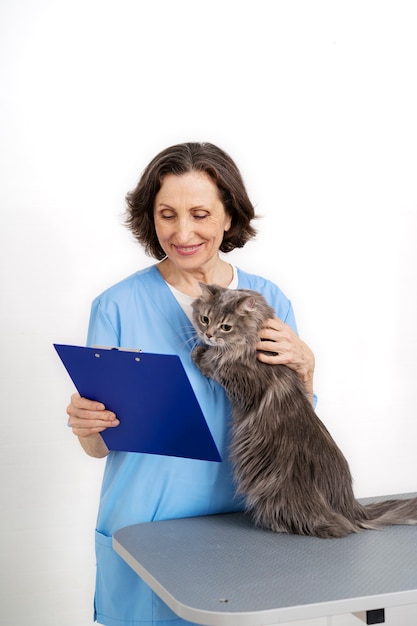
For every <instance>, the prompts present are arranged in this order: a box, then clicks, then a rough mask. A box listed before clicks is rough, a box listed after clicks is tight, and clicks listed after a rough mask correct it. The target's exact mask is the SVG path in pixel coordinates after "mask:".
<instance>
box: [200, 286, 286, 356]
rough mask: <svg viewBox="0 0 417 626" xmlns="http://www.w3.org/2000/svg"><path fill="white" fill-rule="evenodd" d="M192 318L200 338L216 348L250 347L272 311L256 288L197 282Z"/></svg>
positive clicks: (252, 346) (254, 342) (255, 341)
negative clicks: (197, 292)
mask: <svg viewBox="0 0 417 626" xmlns="http://www.w3.org/2000/svg"><path fill="white" fill-rule="evenodd" d="M200 286H201V291H202V294H201V296H200V297H199V298H197V299H196V300H194V302H193V322H194V327H195V329H196V330H197V333H198V336H199V337H200V339H201V341H202V342H203V343H205V344H207V345H209V346H216V347H217V348H220V349H222V348H225V349H226V348H227V347H230V346H233V347H234V348H237V347H239V346H240V347H242V348H243V349H245V350H247V349H248V348H254V347H255V344H256V343H257V341H258V333H259V330H260V329H261V328H262V326H263V325H264V322H265V321H266V320H267V319H268V318H269V317H273V315H274V311H273V309H272V308H271V307H269V305H268V304H267V303H266V302H265V300H264V298H263V296H261V294H259V293H258V292H257V291H251V290H249V289H227V288H225V287H219V286H218V285H205V284H203V283H200Z"/></svg>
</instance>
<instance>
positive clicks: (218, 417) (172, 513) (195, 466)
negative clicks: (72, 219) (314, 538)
mask: <svg viewBox="0 0 417 626" xmlns="http://www.w3.org/2000/svg"><path fill="white" fill-rule="evenodd" d="M254 217H255V214H254V208H253V205H252V203H251V202H250V200H249V198H248V196H247V193H246V190H245V186H244V183H243V181H242V178H241V175H240V173H239V170H238V168H237V167H236V165H235V163H234V162H233V160H232V159H231V158H230V157H229V156H228V155H227V154H226V153H225V152H224V151H222V150H221V149H219V148H218V147H216V146H214V145H212V144H208V143H186V144H180V145H176V146H172V147H170V148H167V149H166V150H164V151H162V152H161V153H160V154H158V155H157V156H156V157H155V158H154V159H153V160H152V161H151V162H150V164H149V165H148V166H147V167H146V169H145V170H144V172H143V174H142V176H141V178H140V180H139V183H138V185H137V187H136V188H135V189H134V190H133V191H132V192H131V193H129V194H128V196H127V220H126V221H127V225H128V226H129V228H130V229H131V230H132V232H133V234H134V235H135V237H136V239H137V240H138V242H139V243H140V244H141V245H142V246H144V248H145V250H146V252H147V253H148V254H149V255H150V256H152V257H154V258H155V259H156V260H157V263H156V264H154V265H151V266H150V267H148V268H146V269H143V270H141V271H138V272H137V273H135V274H133V275H132V276H129V277H127V278H126V279H125V280H123V281H121V282H120V283H118V284H116V285H114V286H112V287H110V288H109V289H108V290H106V291H105V292H104V293H102V294H101V295H100V296H98V297H97V298H96V299H95V300H94V302H93V304H92V310H91V318H90V325H89V332H88V345H101V346H118V347H125V348H133V349H141V350H143V351H144V352H153V353H161V354H177V355H179V357H180V358H181V361H182V364H183V366H184V368H185V370H186V372H187V375H188V377H189V379H190V381H191V384H192V386H193V389H194V392H195V394H196V396H197V398H198V401H199V403H200V405H201V408H202V411H203V413H204V415H205V417H206V420H207V423H208V426H209V428H210V430H211V433H212V435H213V437H214V439H215V441H216V444H217V447H218V449H219V451H220V453H221V455H222V458H223V462H222V463H215V462H210V461H200V460H193V459H182V458H177V457H168V456H158V455H151V454H139V453H133V452H113V451H112V452H109V450H108V449H107V446H106V445H105V443H104V441H103V439H102V437H101V435H100V432H102V431H103V430H104V429H105V428H117V426H118V423H119V422H118V420H117V416H116V415H114V414H113V413H111V412H110V411H108V410H106V408H105V407H104V406H103V405H101V404H100V403H98V402H94V401H91V400H89V399H87V398H81V397H80V396H79V395H78V394H74V395H73V396H72V398H71V403H70V405H69V406H68V408H67V413H68V415H69V424H70V426H71V427H72V430H73V433H74V434H75V435H77V436H78V438H79V441H80V443H81V445H82V447H83V448H84V450H85V451H86V452H87V454H89V455H90V456H93V457H97V458H100V457H107V459H106V467H105V472H104V477H103V484H102V489H101V497H100V506H99V511H98V518H97V529H96V555H97V576H96V593H95V601H94V619H95V620H96V621H97V622H99V623H100V624H103V625H105V626H136V625H137V626H140V625H141V626H145V625H146V626H150V625H153V624H155V625H159V626H174V625H176V626H179V625H180V624H189V623H190V622H186V621H185V620H181V619H179V618H178V617H177V616H176V615H175V614H174V613H173V612H172V611H171V610H170V609H169V608H168V607H167V606H166V605H165V604H164V603H163V602H162V601H161V600H160V599H159V598H158V596H156V595H155V594H154V593H153V592H152V591H151V589H150V588H149V587H148V586H147V585H146V584H145V583H144V582H143V581H142V580H141V579H140V578H139V576H138V575H137V574H135V573H134V572H133V570H132V569H131V568H130V567H129V566H128V565H127V564H126V563H125V562H124V561H123V560H122V559H121V558H120V557H119V556H118V555H117V554H116V553H115V552H114V550H113V549H112V545H111V542H112V539H111V538H112V534H113V533H114V532H115V531H116V530H118V529H119V528H122V527H124V526H128V525H130V524H136V523H140V522H149V521H154V520H163V519H172V518H179V517H190V516H196V515H210V514H214V513H224V512H231V511H237V510H241V509H242V508H243V503H242V501H241V500H240V499H239V498H237V497H235V494H234V484H233V477H232V468H231V465H230V461H229V458H228V444H229V437H230V431H229V426H230V406H229V402H228V400H227V398H226V395H225V392H224V391H223V389H222V388H221V387H220V386H218V385H217V384H216V383H213V382H212V381H209V380H208V379H207V378H205V377H204V376H203V375H202V374H201V373H200V371H199V370H198V369H197V368H196V366H195V365H194V363H193V361H192V359H191V350H192V347H193V345H194V341H192V340H191V341H190V339H191V338H192V336H193V329H192V325H191V303H192V301H193V300H194V299H195V298H196V297H198V296H199V295H200V287H199V281H201V282H204V283H206V284H210V283H215V284H218V285H221V286H223V287H229V288H231V289H233V288H245V289H254V290H256V291H259V292H261V293H262V294H263V295H264V297H265V298H266V300H267V301H268V302H269V303H270V304H271V306H272V307H273V308H274V309H275V312H276V318H274V319H273V320H270V321H269V322H268V327H267V328H265V329H263V330H262V332H261V334H260V337H259V339H260V341H261V339H262V340H263V341H262V345H260V346H259V348H260V350H261V349H262V352H259V355H258V358H259V359H261V360H263V361H265V362H267V363H270V364H271V366H272V367H273V365H274V364H277V363H280V364H286V365H288V366H289V367H291V368H292V369H294V370H295V371H296V372H297V373H298V375H299V376H300V378H301V379H302V381H303V382H304V384H305V388H306V392H307V393H308V394H309V395H310V396H311V397H312V393H313V372H314V356H313V354H312V352H311V350H310V349H309V348H308V347H307V346H306V344H305V343H304V342H303V341H301V339H299V337H298V336H297V332H296V324H295V319H294V314H293V310H292V307H291V303H290V301H289V300H288V299H287V298H286V297H285V295H284V294H283V293H282V292H281V291H280V289H279V288H278V287H277V286H276V285H274V284H273V283H272V282H270V281H269V280H266V279H264V278H261V277H259V276H255V275H251V274H248V273H246V272H244V271H242V270H240V269H238V268H236V267H233V266H232V265H230V264H229V263H228V262H227V261H225V260H224V259H223V258H221V257H220V254H219V253H220V252H223V253H227V252H229V251H231V250H233V249H234V248H236V247H242V246H243V245H244V244H245V243H246V242H247V241H248V240H249V239H251V238H252V237H253V236H254V235H255V230H254V228H253V226H252V220H253V218H254ZM178 567H179V568H180V567H181V564H180V563H179V564H178Z"/></svg>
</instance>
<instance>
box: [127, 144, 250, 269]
mask: <svg viewBox="0 0 417 626" xmlns="http://www.w3.org/2000/svg"><path fill="white" fill-rule="evenodd" d="M192 171H195V172H205V173H206V174H207V175H208V176H210V178H211V179H212V180H213V182H214V183H215V184H216V185H217V188H218V190H219V195H220V199H221V201H222V202H223V206H224V209H225V211H226V213H227V214H228V215H230V216H231V218H232V223H231V226H230V229H229V230H228V231H227V232H225V233H224V238H223V241H222V244H221V246H220V250H221V251H222V252H230V251H231V250H233V249H234V248H242V247H243V246H244V245H245V243H246V242H247V241H248V240H249V239H251V238H252V237H254V236H255V234H256V230H255V229H254V228H253V226H251V224H250V222H251V220H252V219H254V218H255V217H256V216H255V210H254V207H253V205H252V203H251V201H250V200H249V197H248V194H247V192H246V189H245V185H244V183H243V179H242V176H241V174H240V172H239V170H238V168H237V166H236V164H235V163H234V161H233V160H232V159H231V157H230V156H229V155H228V154H226V152H224V151H223V150H221V149H220V148H218V147H217V146H215V145H213V144H211V143H181V144H177V145H175V146H171V147H170V148H166V149H165V150H163V151H162V152H160V153H159V154H157V155H156V157H154V158H153V159H152V161H151V162H150V163H149V165H148V166H147V167H146V168H145V170H144V171H143V173H142V176H141V178H140V180H139V182H138V184H137V186H136V188H135V189H133V191H131V192H129V193H128V194H127V196H126V202H127V209H126V225H127V226H128V228H130V230H131V231H132V233H133V235H134V237H135V238H136V239H137V241H139V243H141V244H142V245H143V246H144V248H145V252H146V253H147V254H148V255H149V256H152V257H154V258H156V259H158V260H160V259H163V258H164V257H165V252H164V251H163V250H162V248H161V246H160V244H159V241H158V237H157V236H156V231H155V224H154V216H153V213H154V201H155V196H156V194H157V193H158V191H159V190H160V188H161V185H162V180H163V178H164V176H166V175H167V174H175V175H177V176H180V175H181V174H186V173H188V172H192Z"/></svg>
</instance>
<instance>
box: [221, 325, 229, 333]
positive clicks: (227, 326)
mask: <svg viewBox="0 0 417 626" xmlns="http://www.w3.org/2000/svg"><path fill="white" fill-rule="evenodd" d="M220 328H221V329H222V330H223V331H224V332H225V333H230V331H231V330H232V327H231V326H230V324H221V325H220Z"/></svg>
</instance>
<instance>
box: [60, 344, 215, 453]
mask: <svg viewBox="0 0 417 626" xmlns="http://www.w3.org/2000/svg"><path fill="white" fill-rule="evenodd" d="M54 348H55V350H56V351H57V353H58V355H59V357H60V359H61V361H62V362H63V364H64V366H65V368H66V370H67V372H68V374H69V375H70V377H71V379H72V381H73V383H74V385H75V387H76V388H77V391H78V392H79V394H80V395H81V396H83V397H85V398H90V399H91V400H98V401H99V402H103V404H105V406H106V408H108V409H109V410H110V411H114V413H116V415H117V418H118V419H119V420H120V424H119V426H116V427H114V428H107V429H106V430H104V431H103V432H101V433H100V434H101V436H102V437H103V439H104V442H105V444H106V445H107V447H108V448H109V450H120V451H125V452H144V453H148V454H162V455H168V456H179V457H185V458H190V459H202V460H206V461H221V460H222V458H221V456H220V453H219V451H218V449H217V447H216V444H215V442H214V439H213V437H212V435H211V432H210V429H209V427H208V425H207V422H206V420H205V418H204V415H203V413H202V411H201V408H200V405H199V404H198V401H197V398H196V396H195V394H194V391H193V388H192V387H191V384H190V381H189V380H188V377H187V374H186V372H185V370H184V367H183V365H182V363H181V360H180V358H179V357H178V356H177V355H174V354H168V355H166V354H150V353H145V352H135V351H129V350H124V349H123V350H120V349H117V348H115V349H109V348H85V347H81V346H70V345H63V344H54Z"/></svg>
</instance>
